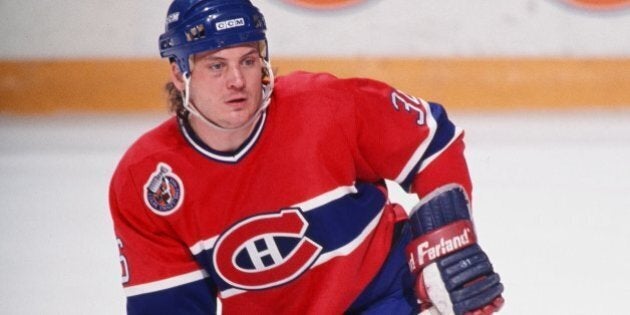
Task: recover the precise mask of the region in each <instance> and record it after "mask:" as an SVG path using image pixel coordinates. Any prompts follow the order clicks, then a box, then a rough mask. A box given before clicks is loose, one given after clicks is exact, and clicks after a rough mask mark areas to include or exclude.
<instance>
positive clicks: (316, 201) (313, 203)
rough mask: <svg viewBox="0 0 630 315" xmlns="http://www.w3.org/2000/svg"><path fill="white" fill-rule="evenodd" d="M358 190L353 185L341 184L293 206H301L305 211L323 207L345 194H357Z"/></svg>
mask: <svg viewBox="0 0 630 315" xmlns="http://www.w3.org/2000/svg"><path fill="white" fill-rule="evenodd" d="M357 192H358V190H357V188H356V187H355V186H354V185H353V186H340V187H337V188H335V189H333V190H331V191H328V192H325V193H323V194H321V195H319V196H317V197H315V198H312V199H310V200H307V201H304V202H300V203H298V204H295V205H293V206H292V208H300V209H302V211H304V212H308V211H310V210H313V209H315V208H318V207H321V206H323V205H325V204H327V203H330V202H332V201H334V200H337V199H339V198H341V197H343V196H346V195H349V194H356V193H357Z"/></svg>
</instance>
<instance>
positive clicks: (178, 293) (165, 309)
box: [127, 280, 216, 315]
mask: <svg viewBox="0 0 630 315" xmlns="http://www.w3.org/2000/svg"><path fill="white" fill-rule="evenodd" d="M215 296H216V292H215V291H214V290H213V289H211V286H210V285H208V283H207V282H206V281H205V280H199V281H195V282H191V283H187V284H184V285H180V286H177V287H174V288H169V289H166V290H161V291H157V292H152V293H146V294H140V295H134V296H130V297H127V314H128V315H154V314H190V315H201V314H204V315H205V314H209V313H208V311H210V313H212V314H213V313H214V312H215V310H216V298H215ZM173 301H178V303H173Z"/></svg>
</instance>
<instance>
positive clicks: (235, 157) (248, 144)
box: [178, 111, 267, 163]
mask: <svg viewBox="0 0 630 315" xmlns="http://www.w3.org/2000/svg"><path fill="white" fill-rule="evenodd" d="M266 120H267V112H266V111H263V112H262V113H261V114H260V118H259V119H258V121H257V122H256V126H255V127H254V130H253V131H252V133H251V134H250V135H249V137H247V139H245V141H244V142H243V144H241V146H240V147H238V148H237V149H236V150H234V151H228V152H226V151H218V150H214V149H212V148H211V147H209V146H208V145H207V144H205V143H204V142H203V141H201V139H200V138H199V136H198V135H197V133H195V131H194V130H193V128H192V126H191V125H190V122H189V121H188V119H186V118H182V117H178V121H179V128H180V130H181V132H182V134H183V135H184V138H185V139H186V141H187V142H188V143H189V144H190V145H191V146H192V147H193V148H194V149H195V150H196V151H197V152H199V153H201V154H202V155H204V156H205V157H207V158H209V159H212V160H215V161H219V162H225V163H237V162H238V161H240V160H241V159H242V158H243V157H244V156H245V155H247V153H248V152H249V151H250V150H251V149H252V147H253V146H254V144H255V143H256V142H257V141H258V138H260V134H261V133H262V130H263V127H264V125H265V121H266Z"/></svg>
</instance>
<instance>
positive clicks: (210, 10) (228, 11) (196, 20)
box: [159, 0, 269, 76]
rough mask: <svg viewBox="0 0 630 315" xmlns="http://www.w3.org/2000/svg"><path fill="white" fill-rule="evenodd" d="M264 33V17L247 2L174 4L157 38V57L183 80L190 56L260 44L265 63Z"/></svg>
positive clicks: (187, 1) (192, 0)
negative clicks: (173, 66) (165, 60)
mask: <svg viewBox="0 0 630 315" xmlns="http://www.w3.org/2000/svg"><path fill="white" fill-rule="evenodd" d="M266 30H267V26H266V23H265V18H264V16H263V15H262V13H261V12H260V11H259V10H258V8H256V7H255V6H254V5H253V4H252V3H251V2H250V1H249V0H230V1H226V0H174V1H173V2H172V3H171V6H170V7H169V9H168V12H167V15H166V31H165V32H164V34H162V35H160V38H159V49H160V55H161V56H162V57H163V58H169V59H170V60H173V61H175V62H176V63H177V65H178V67H179V69H180V71H181V72H182V74H183V75H185V76H186V75H190V71H191V67H190V63H189V58H190V56H192V55H193V54H196V53H199V52H202V51H208V50H216V49H221V48H226V47H230V46H235V45H238V44H243V43H248V42H263V43H264V45H263V46H264V48H262V47H261V48H260V50H261V57H262V58H263V59H265V60H266V61H268V60H269V57H268V53H267V37H266V35H265V32H266Z"/></svg>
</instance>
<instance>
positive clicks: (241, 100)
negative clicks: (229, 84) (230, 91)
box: [226, 97, 247, 106]
mask: <svg viewBox="0 0 630 315" xmlns="http://www.w3.org/2000/svg"><path fill="white" fill-rule="evenodd" d="M226 104H228V105H230V106H244V105H246V104H247V98H246V97H235V98H231V99H228V100H227V101H226Z"/></svg>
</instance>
